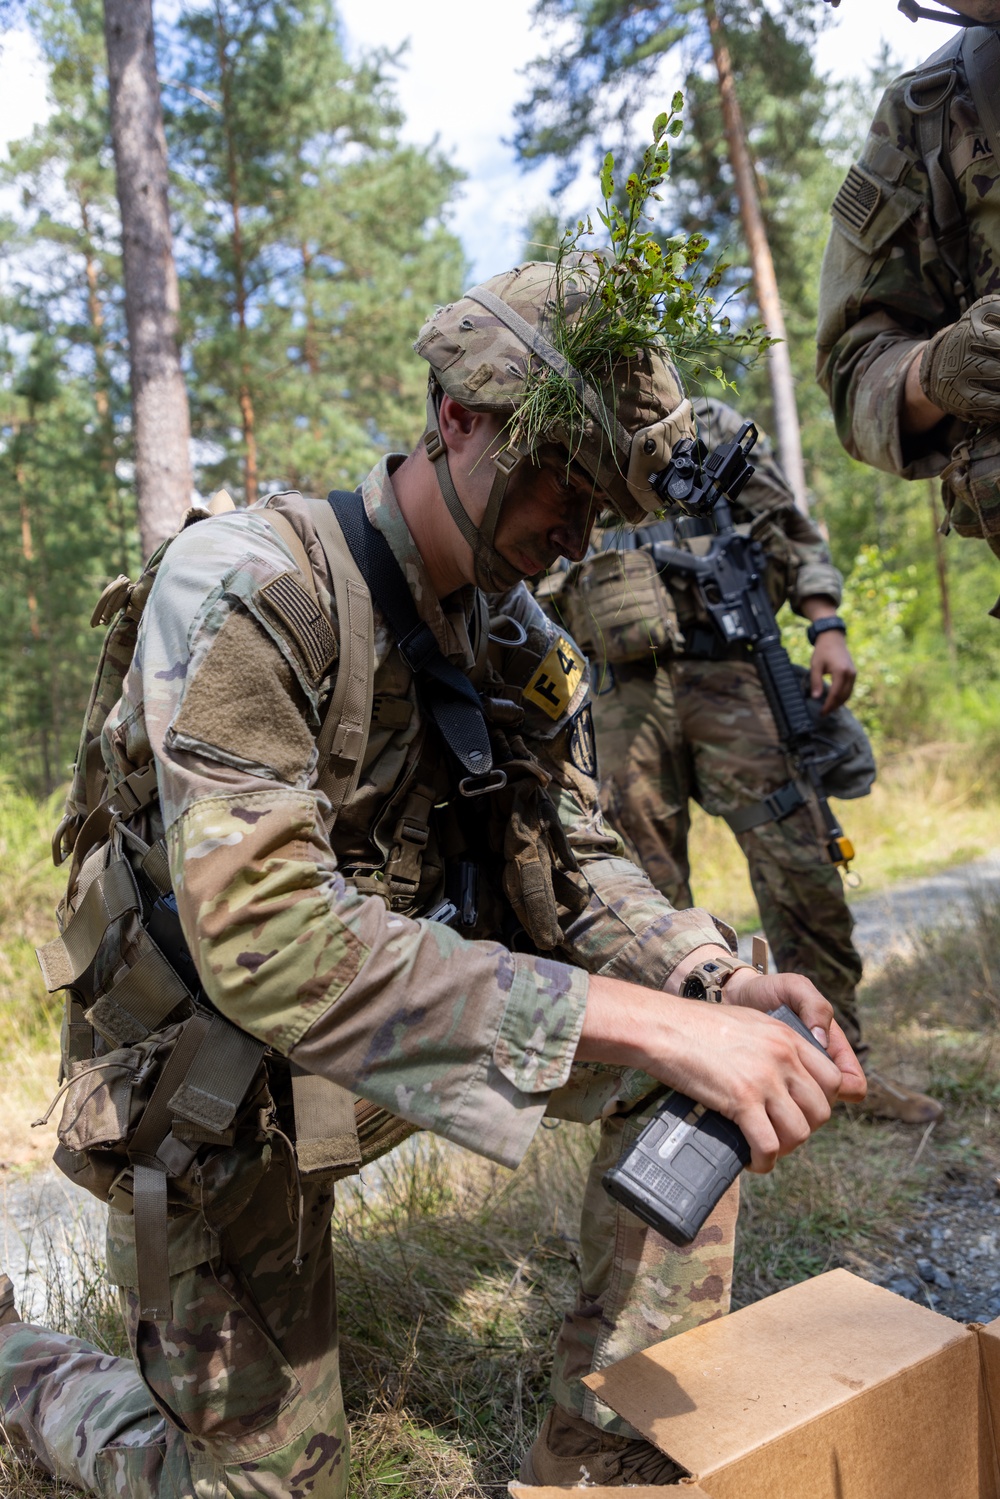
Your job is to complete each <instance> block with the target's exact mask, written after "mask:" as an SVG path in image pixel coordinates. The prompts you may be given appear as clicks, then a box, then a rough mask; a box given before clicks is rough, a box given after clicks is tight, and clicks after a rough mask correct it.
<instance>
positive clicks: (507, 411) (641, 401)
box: [414, 253, 696, 591]
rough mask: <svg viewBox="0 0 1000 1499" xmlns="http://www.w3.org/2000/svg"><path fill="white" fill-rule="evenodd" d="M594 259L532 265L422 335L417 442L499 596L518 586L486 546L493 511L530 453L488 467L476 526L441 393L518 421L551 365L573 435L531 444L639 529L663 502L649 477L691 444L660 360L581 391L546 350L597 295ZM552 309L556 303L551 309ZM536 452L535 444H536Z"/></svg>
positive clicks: (642, 359) (639, 363) (479, 570)
mask: <svg viewBox="0 0 1000 1499" xmlns="http://www.w3.org/2000/svg"><path fill="white" fill-rule="evenodd" d="M594 263H595V256H594V255H592V254H590V253H588V254H582V255H579V256H576V257H574V260H573V261H572V262H570V265H569V268H567V265H566V263H565V262H564V264H563V266H562V267H561V268H560V271H559V272H557V269H556V266H555V265H553V264H551V263H549V262H547V261H528V262H526V263H525V264H524V265H519V266H515V268H514V269H513V270H512V271H506V272H504V273H503V274H502V275H499V276H492V277H491V278H490V279H489V280H488V281H484V282H483V283H482V284H481V285H480V286H474V287H472V289H471V290H470V291H467V292H466V293H465V295H464V296H463V297H461V298H460V299H459V300H458V301H457V302H452V303H450V304H449V305H448V306H447V307H441V308H439V309H438V310H437V312H435V313H434V315H433V317H431V318H430V319H429V321H428V322H426V323H425V324H424V326H423V328H422V329H421V331H420V336H419V338H418V339H417V341H416V343H415V344H414V348H415V350H416V352H417V353H418V354H419V355H420V356H421V358H422V359H426V360H427V362H428V364H429V365H430V367H431V374H430V381H429V393H428V401H427V432H426V433H425V436H424V441H425V443H426V445H427V451H428V455H429V456H430V458H431V460H432V462H433V463H434V466H435V471H436V473H437V476H438V482H439V483H440V485H441V492H442V495H443V496H444V500H445V503H446V504H447V506H448V509H449V511H450V512H451V514H452V516H453V517H454V519H455V522H456V524H457V525H458V526H459V529H460V530H461V531H462V534H463V535H464V536H465V538H466V540H467V541H468V542H469V544H470V546H471V547H472V550H473V555H474V557H475V560H476V577H477V581H478V582H479V583H480V585H481V586H482V587H484V588H487V589H490V590H493V591H497V590H499V589H502V588H509V587H511V586H513V584H514V583H515V582H518V581H520V578H521V577H522V576H523V575H522V574H521V573H518V572H515V570H514V569H513V568H512V567H511V564H510V563H509V562H507V561H506V559H505V558H503V557H501V556H500V554H499V553H498V552H497V551H496V549H495V548H494V546H493V537H494V533H495V531H496V523H497V519H498V516H499V513H500V505H501V503H502V500H503V496H504V492H505V490H506V487H507V483H508V481H509V479H510V476H511V474H512V473H513V472H514V470H515V469H516V468H517V466H518V464H519V463H521V462H523V461H524V460H525V459H526V458H528V457H529V456H530V451H529V449H528V447H527V446H525V445H524V443H522V442H518V441H517V440H516V439H515V438H514V437H512V438H511V440H510V441H509V442H508V443H507V444H506V446H504V447H503V448H502V449H501V450H500V451H499V452H498V453H497V454H496V456H495V457H494V459H493V462H494V465H495V471H494V479H493V484H492V488H491V491H490V498H489V502H488V504H487V508H486V514H485V516H484V517H483V520H482V523H481V524H480V525H479V526H476V525H475V524H474V523H473V522H472V520H471V519H470V517H469V516H468V515H467V514H466V511H465V509H464V507H463V505H462V503H461V501H460V499H459V497H458V495H457V493H456V491H455V487H454V484H453V482H452V479H451V474H450V472H449V469H448V455H447V449H446V448H445V445H444V443H443V441H442V439H441V436H440V433H439V431H438V415H437V412H438V405H439V402H440V400H441V396H442V394H446V395H449V396H451V397H452V398H453V399H454V400H456V401H458V402H460V404H461V405H463V406H466V407H468V408H469V409H470V410H472V411H490V412H493V413H495V414H497V415H498V416H503V417H507V418H512V417H514V416H515V414H516V412H517V410H518V407H519V406H520V404H521V402H522V400H523V399H524V395H525V388H526V383H527V381H528V376H529V372H530V373H532V374H535V373H537V372H538V370H539V367H540V366H548V367H549V368H550V369H553V370H555V371H556V372H557V373H559V374H561V375H563V376H566V377H568V379H569V380H570V382H571V383H572V384H573V385H575V386H576V388H577V391H578V393H579V398H580V408H579V420H578V421H575V422H574V424H573V427H572V431H570V430H568V429H566V428H565V427H563V428H552V429H549V430H548V431H546V432H545V433H544V434H543V435H542V436H541V437H539V438H538V442H543V441H544V442H555V443H558V444H560V445H561V446H562V447H564V448H566V450H567V452H568V454H569V456H570V457H571V458H572V459H573V460H575V461H576V462H577V463H579V464H581V465H582V467H583V468H584V469H585V470H586V471H587V472H588V473H589V474H590V475H591V477H592V478H593V479H594V481H595V483H596V484H597V485H598V486H599V487H600V489H601V490H603V491H604V494H605V495H606V496H607V499H608V501H609V502H610V504H611V505H612V506H613V508H614V509H615V510H616V511H617V512H618V514H619V515H620V516H621V517H622V519H623V520H625V521H627V522H628V523H630V524H635V523H637V522H639V521H641V520H643V519H645V518H646V516H647V515H648V514H649V513H650V512H651V511H654V510H657V509H658V508H659V507H660V505H661V501H660V500H659V499H658V498H657V496H656V494H655V492H654V490H653V489H652V487H651V486H650V483H649V476H650V474H653V473H656V472H657V471H658V470H659V469H662V468H663V467H665V465H666V463H667V462H668V460H669V458H670V454H671V451H672V449H673V447H674V445H675V443H677V442H678V441H679V439H680V438H682V437H694V436H695V435H696V431H695V423H694V418H693V416H692V413H691V403H690V401H688V400H686V399H685V397H684V391H683V388H682V386H681V382H680V379H679V377H678V374H677V371H676V369H675V368H674V366H673V364H672V363H671V362H670V360H669V358H668V357H667V355H666V354H665V353H661V352H659V351H655V350H654V351H649V352H646V351H644V352H641V353H640V354H638V355H636V356H634V357H632V358H622V359H620V360H615V361H613V362H612V363H611V365H610V367H609V371H608V375H607V377H606V378H604V377H602V378H601V379H599V380H594V381H592V382H588V381H586V380H584V379H583V377H582V376H581V375H579V373H578V372H577V371H576V370H575V369H574V368H573V367H572V365H571V364H569V362H568V361H567V360H566V359H565V358H564V357H563V355H562V354H560V353H559V351H558V350H557V349H556V348H555V347H554V345H553V343H552V341H551V335H552V334H553V332H554V325H555V323H556V321H557V320H556V318H555V317H554V311H555V310H556V309H557V307H558V306H559V305H560V302H561V306H562V309H563V317H562V319H561V320H560V321H562V322H566V321H568V322H572V320H573V318H574V317H575V316H577V315H579V313H580V311H582V310H583V308H584V307H585V305H586V304H587V302H588V299H589V298H590V296H591V295H592V294H593V290H594V276H593V269H592V268H593V265H594ZM557 298H558V299H560V301H557ZM536 445H537V443H536Z"/></svg>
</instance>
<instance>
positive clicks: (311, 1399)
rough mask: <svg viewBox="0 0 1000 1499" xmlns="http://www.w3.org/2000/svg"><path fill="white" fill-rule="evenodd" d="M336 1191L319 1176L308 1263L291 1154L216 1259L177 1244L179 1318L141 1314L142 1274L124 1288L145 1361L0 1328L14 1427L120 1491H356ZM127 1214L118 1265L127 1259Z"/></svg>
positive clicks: (151, 1495)
mask: <svg viewBox="0 0 1000 1499" xmlns="http://www.w3.org/2000/svg"><path fill="white" fill-rule="evenodd" d="M332 1203H333V1192H332V1188H331V1186H330V1185H329V1184H325V1185H323V1184H321V1185H308V1184H307V1186H306V1190H305V1217H304V1233H303V1264H302V1268H301V1273H300V1274H298V1275H297V1274H296V1272H295V1267H294V1264H293V1261H294V1259H295V1256H296V1227H295V1225H294V1224H293V1223H292V1222H290V1219H289V1212H288V1193H287V1172H286V1168H285V1164H284V1162H282V1161H278V1162H276V1163H275V1165H273V1166H272V1168H271V1169H270V1170H269V1171H268V1172H267V1173H266V1175H265V1178H264V1180H263V1182H262V1183H261V1186H260V1187H259V1188H258V1190H257V1191H256V1192H255V1193H254V1195H253V1197H252V1198H251V1200H250V1203H249V1205H248V1207H247V1208H246V1209H245V1210H244V1212H243V1213H242V1214H241V1215H240V1217H239V1218H237V1219H236V1221H235V1222H234V1223H233V1224H232V1225H230V1227H229V1228H228V1229H227V1230H226V1231H225V1233H224V1234H223V1235H222V1242H221V1252H220V1254H219V1255H218V1256H217V1257H215V1258H213V1259H211V1260H209V1261H201V1262H197V1263H194V1264H187V1265H185V1264H183V1258H184V1256H183V1254H178V1255H175V1263H174V1264H173V1265H172V1267H171V1270H172V1273H171V1295H172V1316H171V1319H170V1320H169V1321H168V1322H166V1323H164V1324H154V1323H151V1322H148V1321H141V1320H140V1319H139V1317H138V1299H137V1294H136V1291H135V1289H134V1285H132V1284H126V1285H123V1287H122V1301H123V1308H124V1313H125V1321H126V1326H127V1329H128V1333H129V1341H130V1343H131V1346H132V1349H133V1353H134V1356H135V1363H134V1364H133V1363H131V1362H129V1361H128V1360H120V1359H109V1358H107V1357H106V1356H104V1355H102V1354H100V1353H99V1352H98V1350H96V1349H93V1348H90V1347H89V1346H88V1345H86V1344H81V1343H79V1342H78V1341H76V1340H74V1339H71V1338H64V1337H59V1336H58V1335H56V1334H53V1333H50V1332H47V1331H45V1330H44V1329H37V1328H29V1327H24V1328H22V1327H19V1326H18V1325H17V1324H14V1326H13V1327H6V1328H4V1329H2V1339H0V1402H2V1409H3V1417H4V1421H5V1424H6V1427H7V1431H8V1434H9V1435H10V1437H11V1439H12V1440H13V1441H15V1442H16V1443H17V1444H18V1445H19V1446H23V1447H26V1448H27V1449H28V1450H29V1451H30V1452H31V1453H33V1454H34V1455H35V1457H36V1458H37V1460H38V1461H39V1463H40V1464H41V1465H42V1466H43V1467H45V1468H47V1469H48V1470H49V1471H50V1472H54V1473H57V1474H58V1475H59V1476H60V1477H62V1478H64V1479H66V1480H67V1481H68V1482H70V1483H72V1484H75V1485H77V1486H78V1487H79V1488H83V1489H88V1490H91V1491H93V1492H96V1493H98V1494H101V1495H107V1496H112V1495H113V1496H115V1499H119V1496H122V1499H124V1496H129V1499H250V1496H257V1499H287V1496H288V1495H289V1494H294V1493H296V1492H300V1493H302V1494H307V1493H314V1494H322V1495H323V1496H324V1499H345V1496H346V1494H347V1469H348V1452H349V1444H348V1433H347V1427H346V1422H345V1418H344V1411H343V1403H342V1398H341V1391H340V1375H339V1364H338V1356H337V1335H336V1312H335V1306H334V1299H333V1291H334V1287H333V1261H332V1243H331V1239H330V1215H331V1210H332ZM122 1218H123V1215H121V1214H118V1215H115V1220H114V1222H115V1229H116V1234H117V1236H118V1237H117V1241H116V1242H114V1243H113V1244H112V1245H111V1246H109V1247H111V1248H112V1250H113V1252H112V1254H111V1256H110V1260H111V1264H112V1266H114V1265H115V1264H119V1265H121V1264H124V1263H127V1260H128V1246H127V1242H126V1240H127V1233H126V1232H125V1229H126V1225H125V1224H124V1223H123V1222H122V1221H121V1220H122ZM129 1222H130V1220H129ZM191 1257H194V1256H191ZM121 1278H123V1276H122V1272H121V1271H120V1270H119V1271H117V1272H116V1274H115V1279H116V1280H117V1279H121Z"/></svg>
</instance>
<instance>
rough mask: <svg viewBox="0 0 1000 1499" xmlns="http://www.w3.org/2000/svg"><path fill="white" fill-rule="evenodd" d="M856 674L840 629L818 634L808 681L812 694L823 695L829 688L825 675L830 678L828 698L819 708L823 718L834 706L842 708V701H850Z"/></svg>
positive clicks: (815, 695) (816, 696)
mask: <svg viewBox="0 0 1000 1499" xmlns="http://www.w3.org/2000/svg"><path fill="white" fill-rule="evenodd" d="M857 675H858V672H857V667H856V666H855V665H854V662H853V660H852V659H851V653H850V651H849V650H848V649H847V641H846V640H845V639H844V636H843V635H842V633H841V632H840V630H824V631H823V634H822V635H817V637H816V645H815V647H814V649H813V653H812V659H811V660H810V663H809V683H810V690H811V692H812V695H813V697H815V698H820V697H822V696H823V693H824V691H825V690H826V689H825V686H824V681H823V679H824V677H829V678H830V688H829V691H827V694H826V701H825V702H824V704H823V707H822V709H821V710H820V717H821V718H825V717H826V715H827V714H828V713H832V712H833V710H834V708H839V707H840V705H841V703H846V702H847V699H848V698H849V697H850V695H851V693H852V692H853V691H854V683H855V680H856V678H857Z"/></svg>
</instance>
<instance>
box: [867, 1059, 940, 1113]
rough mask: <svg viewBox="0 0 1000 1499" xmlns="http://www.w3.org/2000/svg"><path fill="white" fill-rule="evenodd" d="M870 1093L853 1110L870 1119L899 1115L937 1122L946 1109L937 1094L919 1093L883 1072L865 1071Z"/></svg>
mask: <svg viewBox="0 0 1000 1499" xmlns="http://www.w3.org/2000/svg"><path fill="white" fill-rule="evenodd" d="M865 1076H866V1078H867V1079H868V1096H867V1098H866V1099H865V1100H864V1102H863V1103H858V1104H852V1105H851V1108H852V1110H854V1109H856V1110H857V1112H858V1113H859V1114H867V1115H868V1117H869V1118H870V1119H898V1120H899V1122H900V1123H901V1124H924V1125H926V1124H933V1123H934V1121H935V1120H937V1119H940V1118H941V1115H942V1114H943V1113H944V1109H943V1108H942V1107H941V1105H940V1104H939V1103H938V1101H937V1099H936V1098H928V1096H927V1094H926V1093H918V1092H917V1091H916V1089H914V1088H907V1087H905V1086H904V1084H903V1083H897V1082H894V1081H893V1079H892V1078H889V1077H885V1076H884V1074H883V1073H881V1072H869V1071H867V1070H866V1071H865Z"/></svg>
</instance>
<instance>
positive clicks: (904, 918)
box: [740, 850, 1000, 963]
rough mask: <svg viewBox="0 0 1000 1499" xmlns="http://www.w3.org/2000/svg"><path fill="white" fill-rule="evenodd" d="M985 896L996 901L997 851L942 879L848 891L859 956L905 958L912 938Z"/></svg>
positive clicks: (999, 887)
mask: <svg viewBox="0 0 1000 1499" xmlns="http://www.w3.org/2000/svg"><path fill="white" fill-rule="evenodd" d="M984 895H985V896H1000V850H997V851H996V852H995V853H992V854H987V855H986V856H985V857H984V858H982V859H974V860H973V861H972V863H971V864H960V865H957V866H956V867H955V868H954V869H945V870H943V871H942V872H941V873H940V874H932V875H927V876H926V878H924V879H920V880H904V881H903V883H902V884H899V885H892V886H890V887H889V889H887V890H879V891H877V892H876V893H875V894H874V895H866V894H865V893H864V888H863V887H862V888H861V890H859V891H849V892H848V905H849V906H850V908H851V911H852V913H853V915H854V940H855V942H856V943H857V948H858V951H859V952H860V954H861V956H862V958H864V960H865V962H866V963H873V962H878V961H880V960H882V959H884V958H886V957H888V955H889V954H890V953H891V952H906V951H907V949H908V948H910V947H912V944H913V934H914V932H919V931H921V930H924V931H926V930H927V928H928V927H936V926H944V925H945V924H946V923H947V922H949V921H954V920H956V919H958V918H960V917H961V916H962V914H963V913H964V912H966V911H968V910H969V909H970V908H971V906H972V904H973V902H974V901H975V900H976V899H977V898H981V897H982V896H984ZM759 935H761V936H762V935H763V933H760V934H759ZM750 942H751V939H750V937H749V936H746V937H741V938H740V957H741V958H746V959H747V961H748V962H749V959H750Z"/></svg>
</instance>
